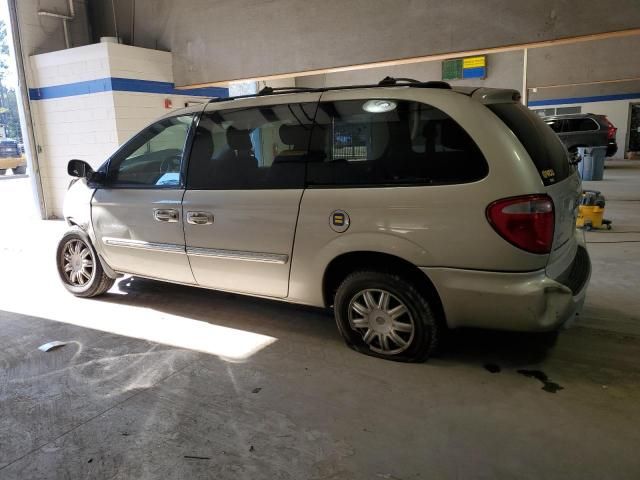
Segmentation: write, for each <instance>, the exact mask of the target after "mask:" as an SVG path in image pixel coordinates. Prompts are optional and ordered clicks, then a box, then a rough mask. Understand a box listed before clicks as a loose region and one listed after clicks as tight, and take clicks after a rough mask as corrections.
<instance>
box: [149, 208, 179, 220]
mask: <svg viewBox="0 0 640 480" xmlns="http://www.w3.org/2000/svg"><path fill="white" fill-rule="evenodd" d="M178 216H179V215H178V210H176V209H175V208H154V209H153V218H155V219H156V220H157V221H158V222H168V223H176V222H177V221H178Z"/></svg>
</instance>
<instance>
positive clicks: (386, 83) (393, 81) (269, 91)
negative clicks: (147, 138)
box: [209, 77, 451, 103]
mask: <svg viewBox="0 0 640 480" xmlns="http://www.w3.org/2000/svg"><path fill="white" fill-rule="evenodd" d="M376 87H412V88H439V89H445V90H451V85H449V84H448V83H447V82H441V81H428V82H421V81H419V80H414V79H413V78H393V77H385V78H383V79H382V80H380V82H378V83H377V84H366V85H341V86H337V87H308V88H307V87H264V88H262V89H261V90H260V91H259V92H258V93H252V94H249V95H236V96H234V97H214V98H212V99H211V100H209V103H218V102H227V101H230V100H238V99H242V98H257V97H264V96H267V95H278V94H284V93H318V92H328V91H332V90H354V89H358V88H376Z"/></svg>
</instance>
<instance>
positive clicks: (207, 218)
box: [187, 212, 213, 225]
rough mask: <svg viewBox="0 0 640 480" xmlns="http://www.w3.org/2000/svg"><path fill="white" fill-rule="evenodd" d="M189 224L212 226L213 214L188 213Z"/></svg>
mask: <svg viewBox="0 0 640 480" xmlns="http://www.w3.org/2000/svg"><path fill="white" fill-rule="evenodd" d="M187 223H190V224H191V225H211V224H212V223H213V214H211V213H209V212H187Z"/></svg>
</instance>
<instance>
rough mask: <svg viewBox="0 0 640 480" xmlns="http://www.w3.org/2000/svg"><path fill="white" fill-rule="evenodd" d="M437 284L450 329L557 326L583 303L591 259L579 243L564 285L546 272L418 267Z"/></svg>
mask: <svg viewBox="0 0 640 480" xmlns="http://www.w3.org/2000/svg"><path fill="white" fill-rule="evenodd" d="M421 270H422V271H423V272H424V273H425V274H426V275H427V276H428V277H429V278H430V279H431V281H432V282H433V284H434V285H435V287H436V289H437V291H438V293H439V295H440V299H441V301H442V305H443V308H444V312H445V316H446V319H447V324H448V325H449V327H451V328H458V327H478V328H493V329H499V330H514V331H530V332H535V331H550V330H556V329H558V328H560V327H561V326H563V325H564V324H566V323H567V322H570V321H571V320H573V318H574V317H575V315H576V314H578V313H580V311H581V310H582V306H583V305H584V301H585V296H586V290H587V286H588V285H589V278H590V276H591V262H590V259H589V255H588V253H587V251H586V249H584V248H583V247H579V249H578V253H577V254H576V256H575V258H574V261H573V262H572V264H571V267H570V271H569V272H567V274H566V275H565V280H563V283H560V281H557V280H554V279H552V278H550V277H548V276H547V274H546V272H545V271H544V270H540V271H536V272H527V273H503V272H487V271H474V270H461V269H450V268H422V269H421Z"/></svg>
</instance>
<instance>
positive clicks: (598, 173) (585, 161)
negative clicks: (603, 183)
mask: <svg viewBox="0 0 640 480" xmlns="http://www.w3.org/2000/svg"><path fill="white" fill-rule="evenodd" d="M606 154H607V147H580V148H578V155H580V158H581V159H582V160H580V163H578V172H579V173H580V177H581V178H582V180H587V181H590V180H602V176H603V174H604V158H605V156H606Z"/></svg>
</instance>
